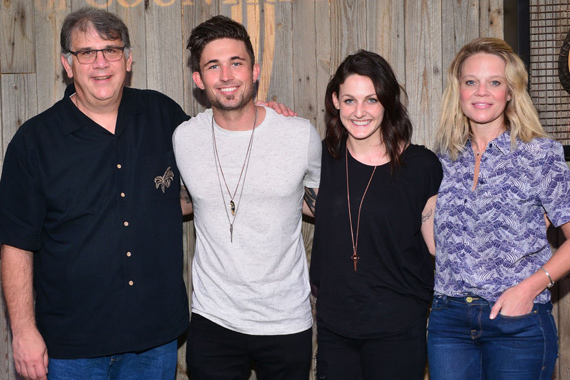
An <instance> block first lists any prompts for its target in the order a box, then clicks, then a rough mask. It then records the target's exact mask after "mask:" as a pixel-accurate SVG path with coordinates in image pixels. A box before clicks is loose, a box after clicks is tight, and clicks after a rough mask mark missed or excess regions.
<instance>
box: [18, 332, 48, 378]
mask: <svg viewBox="0 0 570 380" xmlns="http://www.w3.org/2000/svg"><path fill="white" fill-rule="evenodd" d="M12 350H13V351H14V364H15V366H16V371H17V372H18V373H19V374H20V375H22V376H23V377H24V379H26V380H46V379H47V372H48V369H47V368H48V354H47V347H46V344H45V342H44V339H43V338H42V336H41V335H40V333H39V331H38V330H37V329H36V328H33V329H30V330H29V331H26V332H19V333H16V334H14V336H13V341H12Z"/></svg>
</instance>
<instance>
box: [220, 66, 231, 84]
mask: <svg viewBox="0 0 570 380" xmlns="http://www.w3.org/2000/svg"><path fill="white" fill-rule="evenodd" d="M220 75H221V78H220V79H221V80H222V81H224V82H227V81H229V80H232V79H233V75H232V70H231V68H230V67H228V66H225V65H222V66H221V71H220Z"/></svg>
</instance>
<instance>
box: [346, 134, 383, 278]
mask: <svg viewBox="0 0 570 380" xmlns="http://www.w3.org/2000/svg"><path fill="white" fill-rule="evenodd" d="M345 153H346V154H345V158H346V200H347V203H348V220H349V222H350V237H351V238H352V256H350V259H351V260H352V263H353V265H354V271H355V272H356V270H357V268H358V260H360V256H358V255H357V252H358V232H359V231H360V211H362V203H363V202H364V197H366V193H367V192H368V188H369V187H370V183H371V182H372V178H374V173H376V168H377V166H376V165H374V170H372V175H371V176H370V179H369V180H368V184H367V185H366V189H365V190H364V194H362V199H361V200H360V206H358V216H357V221H356V239H355V238H354V235H355V234H354V228H353V227H352V212H351V209H350V186H349V184H348V182H349V181H348V178H349V177H348V141H347V142H346V152H345Z"/></svg>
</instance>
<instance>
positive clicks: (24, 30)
mask: <svg viewBox="0 0 570 380" xmlns="http://www.w3.org/2000/svg"><path fill="white" fill-rule="evenodd" d="M0 25H2V27H1V28H0V44H1V45H2V46H1V47H0V50H1V51H2V55H0V68H1V70H2V72H3V73H11V74H15V73H32V72H34V71H35V60H34V55H35V50H34V33H33V29H34V4H33V3H32V2H31V1H12V0H7V1H2V3H0Z"/></svg>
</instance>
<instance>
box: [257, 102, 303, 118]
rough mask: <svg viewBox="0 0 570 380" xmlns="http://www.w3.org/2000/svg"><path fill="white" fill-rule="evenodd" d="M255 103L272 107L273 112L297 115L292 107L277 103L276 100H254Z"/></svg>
mask: <svg viewBox="0 0 570 380" xmlns="http://www.w3.org/2000/svg"><path fill="white" fill-rule="evenodd" d="M255 105H256V106H265V107H269V108H272V109H273V110H274V111H275V112H277V113H278V114H281V115H283V116H297V112H294V111H293V110H292V109H290V108H288V107H287V106H286V105H285V104H282V103H277V102H276V101H273V100H271V101H269V102H266V101H263V100H258V101H257V102H255Z"/></svg>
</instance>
